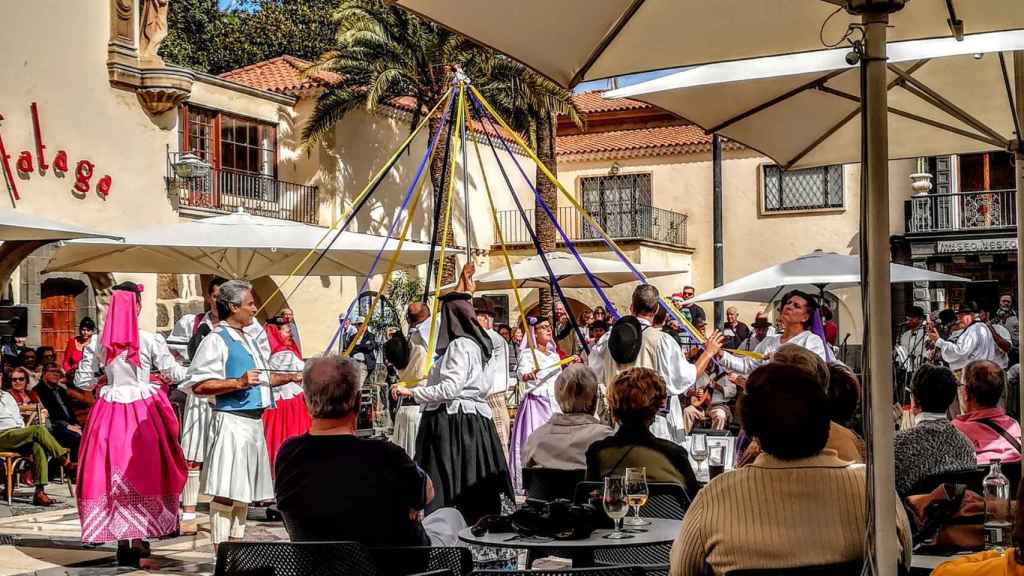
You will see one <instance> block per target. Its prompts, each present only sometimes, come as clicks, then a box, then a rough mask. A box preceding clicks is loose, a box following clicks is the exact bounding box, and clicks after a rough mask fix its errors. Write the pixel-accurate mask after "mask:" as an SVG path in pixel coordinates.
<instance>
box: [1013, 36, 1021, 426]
mask: <svg viewBox="0 0 1024 576" xmlns="http://www.w3.org/2000/svg"><path fill="white" fill-rule="evenodd" d="M1013 81H1014V85H1015V86H1016V88H1015V92H1016V98H1015V102H1014V105H1015V110H1013V112H1014V113H1016V114H1017V118H1018V119H1019V120H1020V121H1024V52H1022V51H1020V50H1018V51H1016V52H1014V53H1013ZM1022 145H1024V135H1021V134H1017V138H1016V139H1015V140H1014V141H1013V142H1012V147H1013V149H1014V164H1015V169H1016V176H1017V194H1016V198H1015V201H1016V204H1017V319H1018V320H1020V319H1021V318H1024V309H1022V308H1021V299H1022V297H1024V258H1021V248H1022V247H1024V202H1021V194H1022V193H1024V150H1021V146H1022ZM1017 330H1018V331H1019V332H1020V335H1021V336H1024V322H1022V323H1020V326H1019V327H1018V328H1017ZM1018 342H1024V337H1021V338H1020V339H1019V340H1018ZM1018 396H1019V397H1020V408H1021V412H1020V413H1021V414H1024V394H1022V393H1020V391H1019V390H1018Z"/></svg>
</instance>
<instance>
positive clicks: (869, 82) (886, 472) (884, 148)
mask: <svg viewBox="0 0 1024 576" xmlns="http://www.w3.org/2000/svg"><path fill="white" fill-rule="evenodd" d="M901 4H902V3H901V2H894V3H892V4H890V8H889V10H891V11H895V10H898V7H896V6H898V5H901ZM862 22H863V24H864V32H865V38H864V48H865V53H864V55H863V58H864V61H865V62H864V65H863V66H862V68H861V70H862V73H863V74H865V81H864V83H863V84H862V87H863V88H864V94H862V96H861V99H862V102H863V108H862V110H861V113H862V114H863V115H864V116H865V118H864V121H863V122H862V126H863V127H864V133H863V134H861V138H863V139H864V146H863V153H864V155H865V156H864V158H863V159H862V162H861V170H863V171H865V177H864V178H862V182H864V184H865V186H866V189H862V190H861V194H864V195H866V196H865V201H864V202H862V203H861V206H862V207H863V208H862V209H863V210H864V213H863V214H862V215H861V230H860V233H861V236H862V238H863V239H862V242H861V246H863V247H864V248H865V253H864V254H863V255H862V256H861V258H862V262H864V263H866V265H867V266H866V268H867V270H866V274H865V275H864V280H863V281H864V283H865V286H864V288H863V289H864V294H865V296H866V298H865V302H864V325H865V327H866V334H865V341H864V344H865V346H864V354H865V358H866V360H867V362H866V365H865V371H864V378H865V380H867V382H866V388H867V389H868V393H869V395H868V397H867V400H868V403H867V404H866V407H865V409H866V410H869V411H870V417H869V419H868V422H869V423H870V428H869V430H868V434H867V442H868V454H869V458H868V484H869V486H868V487H869V491H868V494H869V495H870V496H871V498H872V499H871V500H870V501H869V506H872V507H873V516H874V526H873V530H872V533H871V534H869V538H870V539H871V541H870V544H871V546H872V548H873V551H874V557H873V558H872V561H873V562H874V563H875V566H874V567H875V574H878V575H879V576H895V575H896V573H897V564H898V562H899V540H898V537H897V532H896V505H897V502H896V477H895V470H894V468H895V466H894V454H893V421H892V405H891V399H892V356H891V354H890V353H889V351H890V350H891V347H892V301H891V293H890V284H889V262H890V260H891V256H890V248H889V141H888V137H889V132H888V128H889V127H888V116H887V115H888V90H887V85H886V83H887V78H886V74H887V72H886V46H885V41H886V32H887V31H886V26H887V25H888V23H889V14H888V11H883V10H879V9H878V8H877V7H876V8H875V9H873V10H869V11H867V12H865V13H864V14H863V17H862ZM862 266H863V265H862Z"/></svg>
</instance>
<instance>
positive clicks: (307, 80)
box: [220, 54, 340, 94]
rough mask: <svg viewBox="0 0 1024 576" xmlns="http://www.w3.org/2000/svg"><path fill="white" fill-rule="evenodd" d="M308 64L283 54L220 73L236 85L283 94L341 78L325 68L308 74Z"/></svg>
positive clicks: (309, 63) (323, 84)
mask: <svg viewBox="0 0 1024 576" xmlns="http://www.w3.org/2000/svg"><path fill="white" fill-rule="evenodd" d="M311 64H312V63H311V62H309V61H307V60H303V59H302V58H297V57H295V56H289V55H287V54H286V55H284V56H278V57H277V58H271V59H270V60H264V61H262V62H257V63H255V64H250V65H249V66H245V67H243V68H238V69H235V70H231V71H229V72H225V73H223V74H221V75H220V76H221V78H226V79H228V80H231V81H233V82H238V83H239V84H245V85H246V86H252V87H253V88H259V89H261V90H269V91H271V92H280V93H282V94H293V93H295V92H298V91H301V90H307V89H310V88H317V87H322V86H327V85H330V84H333V83H335V82H337V81H338V80H339V79H340V77H339V76H338V75H337V74H335V73H334V72H326V71H325V72H314V73H312V74H308V75H307V74H306V73H305V71H306V69H307V68H309V66H310V65H311Z"/></svg>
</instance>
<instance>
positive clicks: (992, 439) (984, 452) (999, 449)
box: [953, 360, 1020, 465]
mask: <svg viewBox="0 0 1024 576" xmlns="http://www.w3.org/2000/svg"><path fill="white" fill-rule="evenodd" d="M1003 387H1004V378H1003V370H1002V368H1000V367H999V366H998V365H996V364H995V363H994V362H990V361H988V360H975V361H974V362H971V363H970V364H968V365H967V366H966V367H965V368H964V386H963V388H962V392H961V394H962V396H963V397H962V400H963V405H964V408H965V410H964V413H963V414H961V415H959V416H957V417H956V420H954V421H953V426H956V429H957V430H959V431H961V432H963V434H964V436H967V439H968V440H970V441H971V443H972V444H974V452H975V454H977V457H978V464H979V465H988V463H989V462H990V461H992V460H993V459H999V460H1000V461H1002V462H1019V461H1020V424H1018V423H1017V421H1016V420H1014V419H1013V418H1010V417H1009V416H1007V415H1006V410H1004V409H1003V408H1001V407H1000V406H999V399H1000V398H1002V396H1003Z"/></svg>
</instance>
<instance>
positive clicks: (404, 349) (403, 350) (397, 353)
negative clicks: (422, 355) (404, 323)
mask: <svg viewBox="0 0 1024 576" xmlns="http://www.w3.org/2000/svg"><path fill="white" fill-rule="evenodd" d="M411 356H412V347H411V346H410V345H409V340H408V339H407V338H406V337H405V334H402V332H401V331H397V332H395V333H394V334H393V335H392V336H391V338H388V339H387V341H386V342H384V359H385V360H387V361H388V362H389V363H390V364H391V365H392V366H394V367H395V368H396V369H398V370H405V368H406V366H408V365H409V360H410V357H411Z"/></svg>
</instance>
